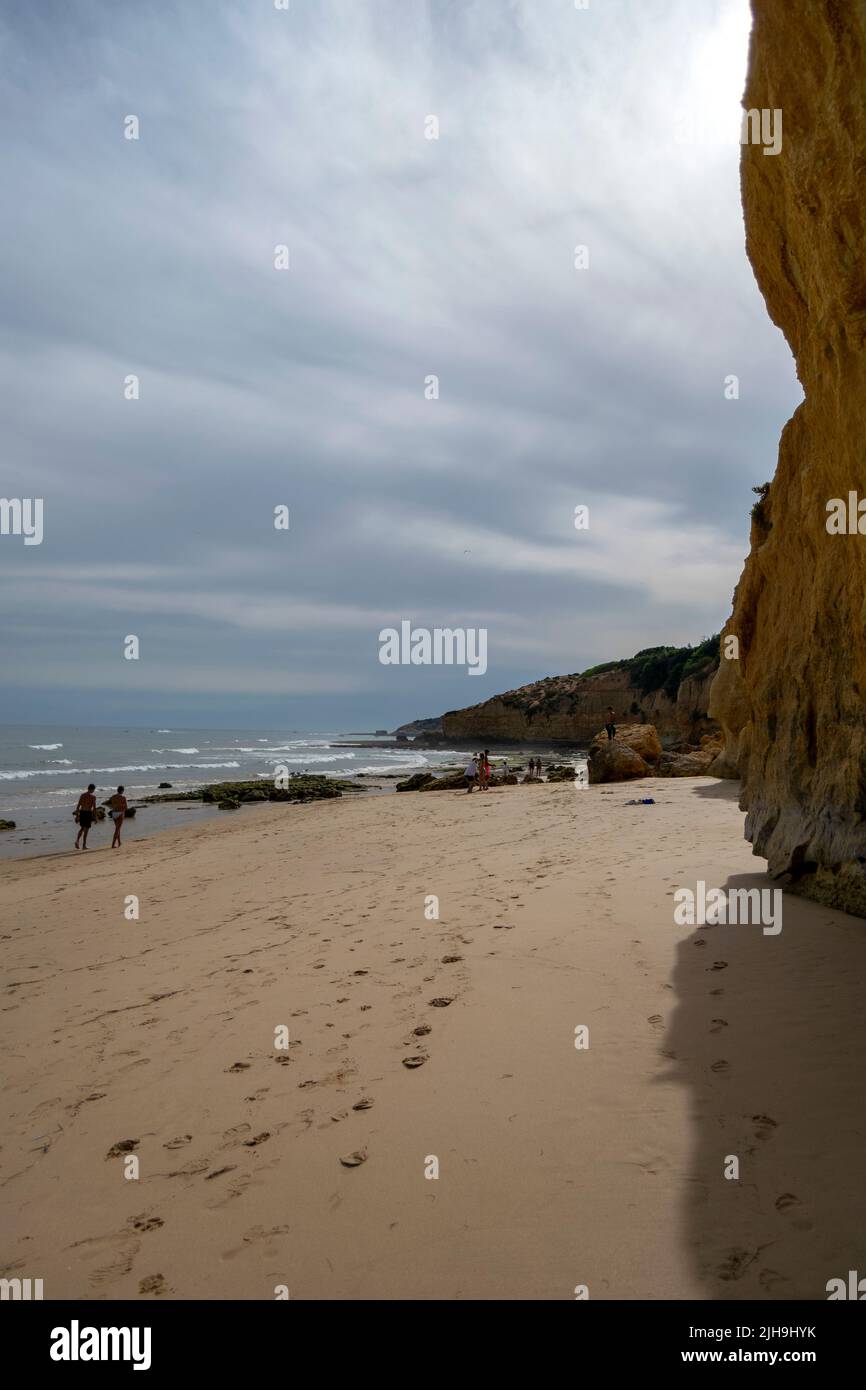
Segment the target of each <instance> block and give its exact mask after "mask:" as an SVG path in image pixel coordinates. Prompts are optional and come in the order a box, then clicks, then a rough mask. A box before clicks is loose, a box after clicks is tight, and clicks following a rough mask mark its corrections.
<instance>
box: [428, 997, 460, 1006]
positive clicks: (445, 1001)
mask: <svg viewBox="0 0 866 1390" xmlns="http://www.w3.org/2000/svg"><path fill="white" fill-rule="evenodd" d="M453 1003H454V999H453V997H452V998H449V997H448V995H447V994H440V995H437V996H436V998H435V999H431V1000H430V1004H431V1006H432V1007H433V1008H434V1009H447V1008H448V1005H449V1004H453Z"/></svg>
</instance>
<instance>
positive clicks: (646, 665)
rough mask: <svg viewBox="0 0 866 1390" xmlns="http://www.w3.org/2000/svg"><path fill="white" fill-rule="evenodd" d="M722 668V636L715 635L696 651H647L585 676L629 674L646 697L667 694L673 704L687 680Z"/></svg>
mask: <svg viewBox="0 0 866 1390" xmlns="http://www.w3.org/2000/svg"><path fill="white" fill-rule="evenodd" d="M718 664H719V634H718V633H714V635H713V636H712V637H705V638H704V640H703V641H702V642H700V643H699V644H698V646H696V647H691V646H689V647H644V649H643V651H639V652H635V654H634V656H630V657H628V658H627V659H626V660H624V661H605V662H602V664H601V665H600V666H590V668H589V670H587V671H583V672H582V673H581V674H582V676H584V677H586V676H600V675H601V674H602V673H603V672H604V671H620V670H626V671H628V673H629V679H630V682H631V684H632V685H634V686H636V687H637V689H638V690H640V692H641V694H642V695H648V694H649V692H650V691H651V690H663V691H664V692H665V694H666V695H667V697H668V699H669V700H676V698H677V691H678V690H679V688H680V685H681V683H682V682H683V681H684V680H688V678H689V676H694V675H697V674H698V672H703V671H705V670H707V669H710V668H711V667H716V666H718Z"/></svg>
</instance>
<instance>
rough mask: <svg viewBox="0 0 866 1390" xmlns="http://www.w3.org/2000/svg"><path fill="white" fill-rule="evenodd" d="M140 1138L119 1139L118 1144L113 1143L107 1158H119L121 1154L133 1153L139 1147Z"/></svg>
mask: <svg viewBox="0 0 866 1390" xmlns="http://www.w3.org/2000/svg"><path fill="white" fill-rule="evenodd" d="M140 1143H141V1140H140V1139H118V1141H117V1143H116V1144H112V1146H111V1148H110V1149H109V1150H108V1153H107V1154H106V1155H105V1157H106V1158H119V1157H120V1155H121V1154H131V1153H133V1152H134V1150H135V1149H137V1148H138V1146H139V1144H140Z"/></svg>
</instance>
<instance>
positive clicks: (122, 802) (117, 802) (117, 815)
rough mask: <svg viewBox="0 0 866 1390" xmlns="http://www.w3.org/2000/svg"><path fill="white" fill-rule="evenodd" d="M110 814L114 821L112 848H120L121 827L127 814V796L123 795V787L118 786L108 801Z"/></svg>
mask: <svg viewBox="0 0 866 1390" xmlns="http://www.w3.org/2000/svg"><path fill="white" fill-rule="evenodd" d="M108 806H109V811H108V814H109V815H110V816H111V819H112V820H113V821H114V839H113V840H112V842H111V848H112V849H120V827H121V826H122V825H123V818H124V816H125V815H126V797H125V796H124V795H123V787H118V788H117V791H116V792H115V793H114V796H112V797H111V798H110V800H109V802H108Z"/></svg>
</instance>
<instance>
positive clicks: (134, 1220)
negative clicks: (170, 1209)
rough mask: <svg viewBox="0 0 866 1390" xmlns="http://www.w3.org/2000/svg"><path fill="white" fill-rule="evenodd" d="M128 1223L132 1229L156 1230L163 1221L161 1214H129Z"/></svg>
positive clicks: (163, 1223)
mask: <svg viewBox="0 0 866 1390" xmlns="http://www.w3.org/2000/svg"><path fill="white" fill-rule="evenodd" d="M129 1224H130V1226H131V1227H132V1229H133V1230H134V1231H141V1232H144V1231H158V1230H159V1228H160V1226H164V1225H165V1222H164V1221H163V1219H162V1217H161V1216H131V1217H130V1218H129Z"/></svg>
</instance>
